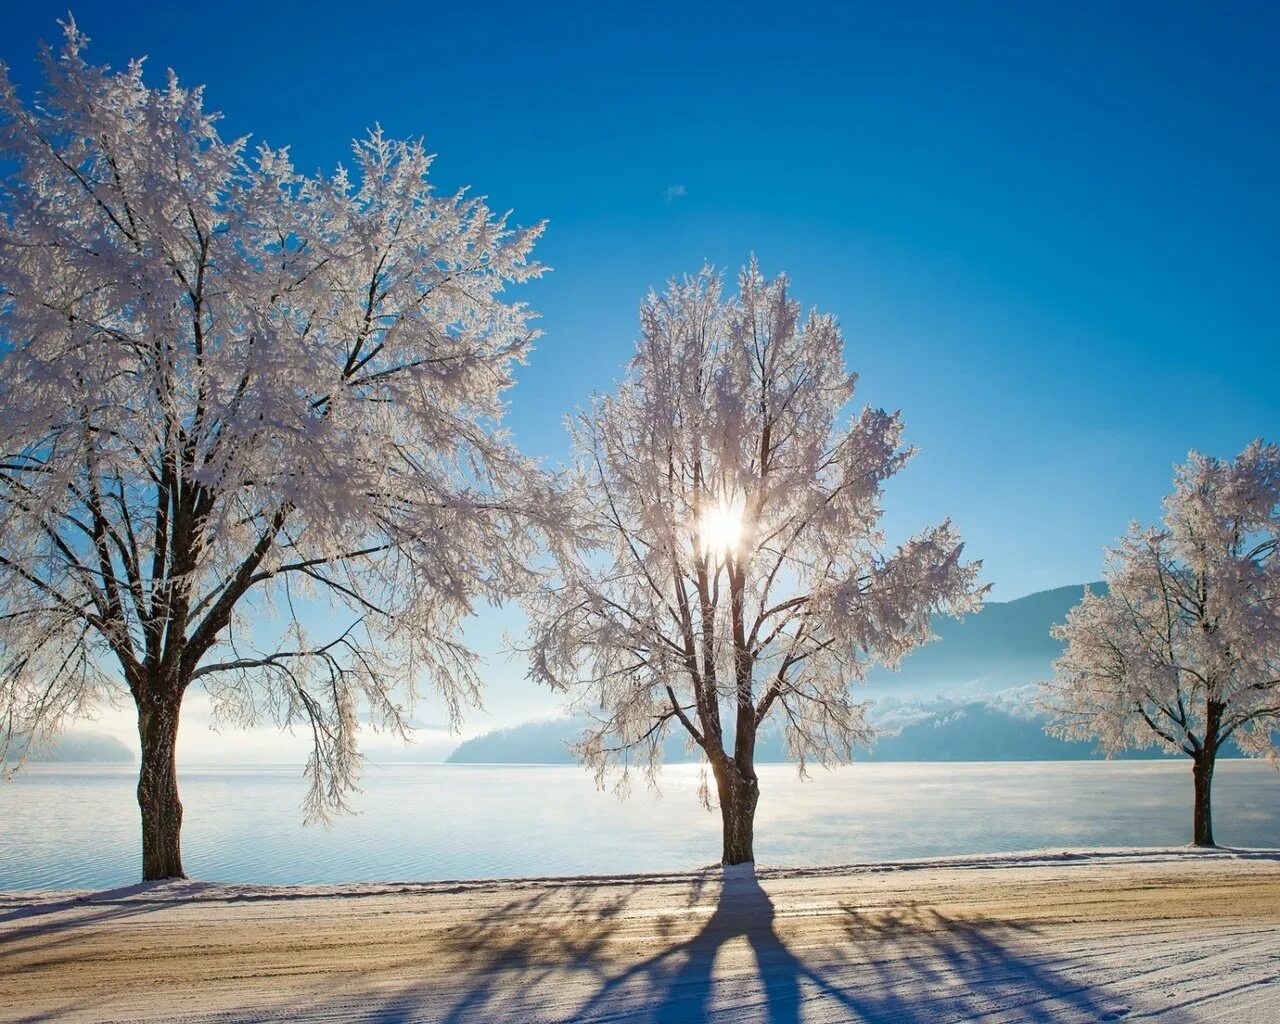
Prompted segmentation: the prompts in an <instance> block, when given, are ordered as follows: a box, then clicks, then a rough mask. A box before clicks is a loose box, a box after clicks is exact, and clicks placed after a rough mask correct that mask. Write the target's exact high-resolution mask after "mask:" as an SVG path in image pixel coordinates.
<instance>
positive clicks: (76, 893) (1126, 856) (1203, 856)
mask: <svg viewBox="0 0 1280 1024" xmlns="http://www.w3.org/2000/svg"><path fill="white" fill-rule="evenodd" d="M1187 859H1190V860H1193V861H1215V860H1216V861H1237V860H1242V859H1243V860H1266V861H1275V862H1277V864H1280V847H1245V846H1241V847H1236V846H1213V847H1200V846H1194V845H1192V844H1190V843H1188V844H1186V845H1184V846H1103V847H1058V846H1046V847H1038V848H1035V849H1028V850H1015V851H1009V852H999V853H964V854H954V855H949V856H942V857H906V858H897V859H892V860H883V861H874V860H868V861H851V862H849V863H844V864H817V865H780V864H763V863H756V864H754V865H753V869H754V874H755V876H756V877H757V878H758V879H759V880H761V881H765V880H768V879H793V878H824V877H832V876H845V875H849V876H857V875H866V874H882V873H886V872H897V871H923V870H929V869H954V870H980V869H995V868H1002V867H1008V868H1027V867H1048V866H1052V865H1059V864H1061V865H1066V864H1096V865H1104V864H1114V865H1123V864H1124V863H1126V862H1136V863H1144V864H1156V863H1170V864H1176V863H1179V862H1182V861H1184V860H1187ZM724 868H725V865H723V864H720V863H711V864H706V865H703V866H702V867H697V868H682V869H675V870H671V871H633V872H618V873H612V874H596V873H586V874H567V875H492V876H477V877H467V876H459V877H457V878H439V879H427V880H422V879H417V880H415V879H388V880H386V881H371V882H370V881H366V882H320V883H312V882H300V883H296V884H294V883H277V882H251V881H213V880H206V879H201V878H194V877H188V878H178V879H162V880H159V881H152V882H142V881H139V882H134V883H130V884H128V885H122V886H113V887H111V888H106V889H95V888H90V887H79V886H42V887H39V888H30V889H28V888H11V889H0V910H3V908H4V907H5V906H6V905H10V904H13V903H20V902H26V901H31V902H39V901H42V900H50V899H59V900H71V899H74V900H77V901H82V902H92V901H94V900H95V899H99V900H100V899H111V898H114V897H115V896H116V894H120V895H133V894H141V893H143V892H147V891H149V890H152V889H156V888H159V887H164V886H172V887H181V886H193V887H198V891H199V892H200V893H207V894H210V895H212V894H213V893H214V892H215V891H216V890H218V889H225V890H227V891H228V892H245V893H258V894H261V896H262V897H264V898H266V897H267V896H269V895H270V894H275V893H280V894H288V893H296V894H298V895H300V896H302V895H307V896H315V897H317V898H319V897H322V896H353V897H354V896H377V895H387V894H392V893H406V892H423V893H431V892H451V891H456V890H461V889H472V888H493V887H498V886H518V885H526V884H538V885H566V886H604V885H621V884H629V885H661V884H670V883H676V882H688V881H693V880H699V881H702V882H706V881H708V880H714V879H715V878H718V877H719V876H720V875H721V874H722V872H723V870H724ZM191 895H192V898H194V897H195V893H194V892H193V893H192V894H191Z"/></svg>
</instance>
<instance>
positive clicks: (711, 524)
mask: <svg viewBox="0 0 1280 1024" xmlns="http://www.w3.org/2000/svg"><path fill="white" fill-rule="evenodd" d="M699 533H700V534H701V538H702V546H703V548H705V549H706V550H707V551H710V552H711V553H713V554H715V555H718V556H720V557H722V558H723V557H724V556H725V555H727V554H729V553H730V552H731V551H734V550H735V549H736V548H737V547H738V544H739V543H740V542H741V541H742V509H740V508H737V507H735V506H730V505H724V504H721V505H717V506H716V507H715V508H713V509H711V510H710V511H708V512H707V513H706V514H705V515H704V516H703V517H702V525H701V527H700V529H699Z"/></svg>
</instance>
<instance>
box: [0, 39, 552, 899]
mask: <svg viewBox="0 0 1280 1024" xmlns="http://www.w3.org/2000/svg"><path fill="white" fill-rule="evenodd" d="M85 43H86V39H85V37H84V36H83V35H82V34H81V33H80V32H79V31H78V30H77V29H76V27H75V25H74V24H68V25H67V26H66V28H65V42H64V45H63V47H62V49H61V51H60V52H58V53H56V54H55V53H53V52H51V51H50V50H48V49H46V50H45V51H44V54H43V66H44V72H45V76H46V85H45V89H44V91H43V93H42V94H41V95H40V96H39V97H38V99H37V101H36V102H34V103H31V104H28V103H25V102H23V101H22V100H21V99H20V98H19V97H18V95H17V92H16V90H15V89H14V88H13V86H12V85H11V84H10V82H9V80H8V77H7V71H6V70H5V69H3V68H0V162H4V163H6V164H9V165H11V166H12V167H13V168H14V170H13V171H12V172H11V173H10V174H8V176H7V177H6V179H5V181H4V183H3V184H2V185H0V211H2V220H0V317H2V319H0V335H2V339H3V344H4V348H5V350H6V351H5V354H4V357H3V360H4V361H3V366H4V373H3V375H2V376H3V379H2V380H0V659H2V660H0V687H2V689H0V713H2V714H3V716H4V719H3V726H4V728H3V732H2V733H0V735H2V736H3V737H4V738H5V739H6V746H7V747H9V748H10V752H11V753H13V752H14V748H15V747H26V746H29V745H30V744H31V743H35V742H40V741H41V740H42V739H44V738H47V737H48V736H49V735H50V734H51V733H53V732H55V731H56V730H57V729H58V727H59V725H60V724H61V723H62V722H64V721H65V720H67V718H68V717H69V716H74V715H77V714H80V713H82V712H84V711H86V710H88V709H90V708H91V707H93V706H94V705H96V704H99V703H100V702H102V701H105V700H110V699H112V697H113V694H116V693H123V692H127V694H128V696H129V697H130V698H132V700H133V702H134V703H135V704H136V706H137V711H138V731H139V736H140V740H141V748H142V762H141V771H140V775H139V781H138V802H139V804H140V806H141V811H142V847H143V876H144V878H147V879H155V878H166V877H172V876H180V875H182V874H183V867H182V857H181V849H180V842H179V838H180V828H181V823H182V804H181V801H180V800H179V795H178V783H177V776H176V771H175V757H174V754H175V743H176V738H177V730H178V717H179V711H180V709H181V707H182V703H183V698H184V695H185V694H186V693H187V691H188V689H189V688H190V687H192V686H193V685H199V686H202V687H203V688H204V689H205V690H207V691H208V693H209V694H210V695H211V697H212V701H213V706H214V709H215V712H216V713H217V714H218V715H219V716H220V717H221V718H222V719H223V720H229V721H232V722H240V723H249V722H253V721H256V720H258V719H259V718H261V717H263V716H267V717H269V718H272V719H274V720H275V721H276V722H278V723H279V724H280V725H282V726H286V727H287V726H292V725H295V724H299V725H301V726H302V728H304V729H306V730H309V731H310V734H311V736H312V738H313V740H314V750H313V753H312V755H311V757H310V760H309V763H308V766H307V775H308V778H309V789H308V796H307V799H306V804H305V806H306V810H307V813H308V816H309V817H312V818H314V817H317V816H323V815H324V814H325V813H327V812H329V811H332V810H335V809H341V808H342V806H343V801H344V795H345V794H346V793H347V792H348V791H349V789H350V787H351V785H352V784H353V778H354V773H355V771H356V768H357V764H358V753H357V749H356V734H357V731H358V730H357V722H358V716H359V714H360V713H361V709H362V708H363V709H364V712H363V713H364V714H366V715H367V716H368V718H369V720H370V721H371V723H372V725H373V726H374V727H375V728H384V729H389V730H392V731H393V732H396V733H403V732H404V730H405V727H406V722H407V718H406V715H407V708H408V706H409V705H410V704H411V703H412V700H413V699H414V695H415V680H418V679H419V678H429V679H430V681H431V683H432V684H433V685H434V686H435V688H436V689H437V690H438V691H439V692H440V693H441V694H442V695H443V697H444V699H445V701H446V702H447V705H448V708H449V710H450V714H451V716H452V717H453V718H454V719H455V720H456V718H457V716H458V715H459V714H460V713H461V710H462V708H463V707H464V706H466V705H467V704H470V703H474V702H476V701H477V700H478V694H479V685H480V684H479V680H478V678H477V677H476V674H475V672H474V668H473V656H472V654H471V652H470V651H468V650H467V648H466V647H465V646H464V645H463V643H462V641H461V638H460V632H459V626H460V622H461V620H462V619H463V618H464V617H465V616H466V615H467V613H468V612H469V611H470V609H471V607H472V605H473V602H475V601H477V600H483V599H494V600H497V599H500V598H501V597H502V596H503V595H504V594H506V593H508V592H509V591H510V588H511V587H512V586H513V585H514V584H515V582H516V581H515V580H514V579H513V577H512V574H513V573H516V572H518V567H519V565H520V564H521V563H522V562H523V561H524V560H526V559H527V558H528V557H529V555H530V554H531V551H532V541H531V540H530V538H529V536H528V533H527V530H526V526H527V525H528V524H529V522H530V521H529V520H528V519H526V518H525V517H524V513H526V512H530V513H533V514H534V515H535V516H536V515H537V513H538V510H539V509H541V508H542V507H544V505H545V503H544V502H541V501H540V500H539V499H538V497H537V495H536V493H534V487H535V485H536V479H535V477H534V476H533V474H532V470H531V467H530V466H529V465H528V464H527V463H526V462H525V461H524V460H522V459H521V457H520V456H519V455H518V454H517V453H516V451H515V450H514V449H513V448H512V446H511V445H510V444H509V442H508V440H507V438H506V437H505V436H504V434H503V433H502V432H501V431H500V430H499V429H498V428H497V421H498V419H499V417H500V416H501V414H502V411H503V405H502V400H501V394H502V392H503V390H504V389H505V388H506V387H507V386H508V385H509V384H510V383H511V379H512V378H511V372H512V364H513V363H516V362H518V361H521V360H522V359H523V358H524V356H525V353H526V352H527V350H528V346H529V344H530V341H531V339H532V337H533V334H532V332H531V331H530V329H529V326H528V320H529V315H530V314H529V313H528V312H527V311H526V310H525V309H524V308H523V307H522V306H520V305H519V304H509V303H503V302H501V301H499V298H498V294H499V293H500V292H501V290H502V289H503V287H504V285H506V284H508V283H511V282H520V281H524V280H526V279H528V278H529V277H531V276H535V275H537V274H538V273H539V272H540V268H539V267H538V266H537V265H536V264H534V263H531V262H529V260H528V257H529V253H530V249H531V247H532V245H533V243H534V240H535V239H536V237H537V236H538V234H539V233H540V231H541V227H540V226H538V227H534V228H532V229H527V230H520V231H513V230H508V228H507V226H506V219H505V217H495V216H493V215H492V214H491V213H490V211H489V209H488V208H487V206H486V205H485V204H484V202H483V201H481V200H478V199H469V198H466V197H465V196H464V195H463V194H462V193H459V194H457V195H453V196H437V195H436V194H434V192H433V191H432V189H431V186H430V183H429V181H428V168H429V166H430V163H431V157H430V156H429V155H428V154H427V153H426V152H425V151H424V150H423V148H422V145H421V143H417V142H408V143H405V142H392V141H389V140H387V139H386V138H384V137H383V135H382V133H381V131H375V132H373V133H372V134H371V135H369V136H368V137H367V138H365V139H364V140H362V141H359V142H357V143H356V144H355V146H354V153H355V167H354V173H349V172H348V171H346V170H345V169H339V170H338V172H337V173H336V174H334V175H332V176H329V177H325V176H319V177H302V176H300V175H298V174H296V173H295V172H294V170H293V168H292V167H291V166H290V163H289V160H288V158H287V155H286V153H285V152H284V151H281V150H272V149H269V148H267V147H265V146H263V147H260V148H258V150H257V151H256V153H254V154H252V155H248V154H247V153H246V144H245V141H244V140H237V141H232V142H228V141H225V140H224V139H222V138H221V137H220V136H219V134H218V132H217V129H216V123H215V122H216V117H215V116H214V115H211V114H208V113H206V112H205V111H204V109H203V105H202V95H201V90H199V89H195V90H189V89H184V88H182V87H181V86H179V84H178V82H177V79H176V78H175V77H174V76H173V74H172V73H170V75H169V79H168V83H167V85H166V86H165V87H163V88H159V89H156V88H152V87H150V86H148V85H147V84H146V83H145V82H144V80H143V74H142V65H141V63H140V62H135V63H133V64H131V65H130V66H129V68H128V69H127V70H125V71H122V72H112V71H110V70H109V69H106V68H101V67H94V66H92V65H90V64H88V63H86V62H85V59H84V56H83V50H84V46H85ZM516 496H518V497H516ZM18 752H19V753H20V752H21V751H18Z"/></svg>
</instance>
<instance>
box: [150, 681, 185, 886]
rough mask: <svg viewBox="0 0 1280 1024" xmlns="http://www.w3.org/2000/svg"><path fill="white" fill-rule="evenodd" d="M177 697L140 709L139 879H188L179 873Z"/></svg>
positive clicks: (181, 871)
mask: <svg viewBox="0 0 1280 1024" xmlns="http://www.w3.org/2000/svg"><path fill="white" fill-rule="evenodd" d="M181 699H182V698H181V697H176V698H164V697H162V698H160V699H159V700H151V701H148V702H146V703H144V704H143V705H142V706H141V707H139V708H138V738H139V739H140V740H141V745H142V765H141V768H140V770H139V772H138V807H139V808H141V810H142V879H143V881H144V882H150V881H155V880H158V879H162V878H186V877H187V876H186V874H185V872H183V870H182V801H181V800H180V799H178V766H177V760H176V755H177V742H178V710H179V707H180V703H181Z"/></svg>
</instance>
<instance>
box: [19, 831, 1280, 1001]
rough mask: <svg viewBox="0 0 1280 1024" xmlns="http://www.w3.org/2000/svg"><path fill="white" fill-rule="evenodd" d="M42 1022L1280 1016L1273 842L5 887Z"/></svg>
mask: <svg viewBox="0 0 1280 1024" xmlns="http://www.w3.org/2000/svg"><path fill="white" fill-rule="evenodd" d="M0 951H2V953H0V955H2V956H3V960H4V970H3V971H2V972H0V1007H2V1008H3V1015H4V1017H5V1019H9V1020H15V1021H23V1022H35V1021H41V1022H51V1021H90V1020H93V1021H99V1020H113V1021H125V1020H130V1021H134V1020H145V1021H161V1020H165V1021H168V1020H172V1021H216V1022H220V1024H233V1022H235V1024H240V1022H245V1024H247V1022H250V1021H282V1022H283V1021H346V1020H355V1021H367V1022H383V1024H391V1022H397V1024H404V1022H411V1021H447V1022H463V1021H489V1020H493V1021H499V1020H504V1021H506V1020H509V1021H570V1020H590V1021H605V1020H610V1021H619V1020H625V1021H652V1022H655V1024H657V1022H677V1021H695V1020H703V1019H709V1020H719V1021H735V1022H736V1021H742V1022H769V1024H792V1022H796V1024H798V1022H802V1021H803V1022H836V1021H877V1022H890V1021H892V1022H900V1024H915V1022H919V1024H925V1022H929V1024H932V1022H945V1021H962V1020H983V1021H990V1022H999V1021H1041V1022H1054V1024H1057V1022H1077V1021H1078V1022H1086V1021H1087V1022H1096V1021H1104V1020H1159V1021H1164V1022H1170V1024H1172V1022H1194V1021H1230V1022H1232V1024H1273V1022H1275V1021H1277V1020H1280V981H1278V980H1277V976H1278V975H1280V851H1245V850H1241V851H1221V852H1213V853H1204V852H1196V851H1192V850H1188V849H1174V850H1110V851H1101V852H1093V853H1062V852H1044V853H1031V854H1019V855H1004V856H987V857H968V858H954V859H947V860H931V861H910V862H898V863H894V864H877V865H862V866H857V865H855V866H849V867H842V868H827V869H806V870H789V869H772V870H770V869H762V870H761V872H760V873H759V875H758V877H757V878H756V879H731V880H728V881H724V880H723V879H722V877H721V875H720V872H719V870H718V869H716V870H708V871H706V872H701V873H692V874H672V875H638V876H617V877H612V878H561V879H541V880H539V879H525V880H519V881H489V882H461V883H436V884H429V885H422V884H404V885H385V884H378V885H360V886H341V887H306V888H302V887H298V888H293V887H265V886H248V885H230V884H209V883H200V882H183V883H166V884H156V885H149V886H143V885H139V886H133V887H129V888H125V889H118V890H112V891H108V892H101V893H83V892H67V891H61V892H58V891H44V892H35V893H33V892H23V893H8V894H4V895H0Z"/></svg>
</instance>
